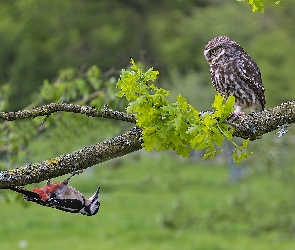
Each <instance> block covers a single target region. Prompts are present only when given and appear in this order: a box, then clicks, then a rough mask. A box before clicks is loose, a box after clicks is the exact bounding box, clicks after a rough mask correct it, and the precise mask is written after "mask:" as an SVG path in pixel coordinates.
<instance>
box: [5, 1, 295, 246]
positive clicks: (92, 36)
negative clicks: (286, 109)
mask: <svg viewBox="0 0 295 250" xmlns="http://www.w3.org/2000/svg"><path fill="white" fill-rule="evenodd" d="M294 10H295V2H293V1H284V2H283V3H281V4H280V5H279V6H277V7H275V8H270V9H266V11H265V14H261V13H252V12H251V8H250V7H249V6H248V5H247V4H246V3H239V2H236V1H235V0H230V1H223V0H195V1H193V0H170V1H155V0H151V1H144V0H126V1H117V0H109V1H93V0H92V1H90V0H84V1H82V0H80V1H73V0H72V1H69V0H63V1H57V0H51V1H49V0H39V1H37V0H26V1H18V0H11V1H4V0H0V37H1V39H0V72H1V73H0V87H2V89H1V91H3V92H1V98H0V102H1V101H2V100H3V99H5V101H7V104H6V105H5V106H3V107H5V110H9V111H11V110H19V109H23V108H24V107H26V106H27V105H30V104H32V103H34V102H36V100H39V99H40V91H41V89H42V84H43V81H44V79H48V81H47V83H49V85H50V86H58V85H59V84H60V81H59V80H60V78H62V80H63V81H64V82H71V83H74V84H77V83H78V82H75V81H72V79H70V77H69V75H72V74H73V72H78V73H77V74H79V72H82V73H83V72H84V70H85V69H86V68H89V67H91V66H92V65H97V67H98V68H99V69H100V72H101V75H102V76H103V79H102V81H105V82H107V83H108V84H106V85H105V86H104V88H105V89H104V90H103V93H104V97H105V98H106V100H108V101H105V103H106V102H107V103H110V107H111V108H113V109H120V110H124V108H125V106H126V103H124V102H116V101H114V99H112V98H110V95H112V94H113V93H112V92H111V91H109V93H108V91H107V90H106V89H113V88H114V84H115V80H114V79H116V78H118V76H119V73H120V70H121V69H122V68H128V67H129V61H130V57H132V58H134V59H135V61H136V62H140V63H141V64H142V65H144V66H145V67H147V68H148V67H154V68H155V69H157V70H159V71H160V76H159V79H158V82H157V84H158V85H161V86H163V87H165V88H166V89H168V90H171V92H172V97H171V98H173V97H175V96H176V95H177V94H179V93H180V94H182V95H183V96H184V97H186V98H187V99H188V101H189V102H190V103H192V104H193V105H194V106H195V107H196V108H197V109H199V110H208V109H211V103H212V101H213V98H214V94H215V91H214V89H213V87H212V84H211V81H210V75H209V67H208V65H207V63H206V61H205V59H204V57H203V48H204V45H205V44H206V43H207V42H208V41H209V40H210V39H212V38H213V37H215V36H217V35H226V36H229V37H230V38H232V39H234V40H235V41H237V42H238V43H239V44H240V45H242V47H243V48H244V49H245V50H246V51H247V52H248V53H249V54H250V55H251V57H252V58H253V59H254V60H255V61H256V62H257V64H258V66H259V67H260V69H261V73H262V79H263V84H264V86H265V88H266V100H267V101H266V102H267V103H266V107H267V108H270V107H273V106H276V105H279V104H280V103H282V102H285V101H289V100H292V99H294V93H295V84H294V78H295V70H294V65H295V59H294V55H295V46H294V42H295V29H294V18H295V11H294ZM64 69H67V71H62V70H64ZM82 73H81V74H82ZM61 75H62V76H63V77H61ZM82 75H83V74H82ZM5 86H6V87H7V88H5ZM3 89H4V90H3ZM80 94H81V93H80ZM88 95H89V93H88ZM72 96H73V95H72ZM74 96H75V95H74ZM63 98H65V97H64V96H63V97H61V98H60V99H58V100H59V101H65V99H63ZM77 100H79V95H77ZM110 100H112V101H110ZM48 101H49V100H48V99H47V102H48ZM53 101H55V100H53ZM71 101H72V102H73V103H76V101H75V99H74V98H72V99H71ZM77 102H78V101H77ZM101 102H102V105H103V101H101ZM0 104H1V103H0ZM102 105H100V106H98V107H102ZM54 117H57V118H58V119H57V120H55V121H54ZM53 121H54V122H53ZM29 122H30V121H20V122H16V123H10V125H9V126H10V127H9V129H11V131H14V132H11V134H9V135H11V136H8V137H7V135H6V137H5V136H4V135H3V133H4V134H5V133H6V132H5V131H6V130H4V129H1V130H2V131H1V137H0V141H1V145H4V144H5V145H7V149H6V148H5V149H3V148H1V147H0V153H1V155H0V156H1V159H2V163H1V167H2V168H11V167H21V166H24V165H25V164H26V162H28V161H30V162H38V161H42V160H45V159H48V158H50V157H54V156H57V155H60V154H66V153H69V152H72V151H73V150H77V149H79V148H80V147H83V146H87V145H91V144H93V143H97V142H99V141H101V140H104V139H108V138H110V137H112V136H114V135H117V134H120V133H121V132H123V131H126V130H127V129H128V128H130V127H131V125H128V124H124V123H122V122H114V121H112V122H109V121H102V119H93V118H92V119H91V118H85V117H81V116H77V115H73V114H66V115H63V116H59V115H57V114H56V115H52V116H51V117H50V118H48V119H47V120H46V123H45V125H47V124H49V125H52V126H49V127H47V128H46V129H45V130H44V129H42V126H39V127H38V130H37V129H35V128H32V126H31V125H29ZM3 124H6V123H3ZM3 124H2V125H3ZM5 126H6V125H5ZM7 126H8V125H7ZM2 128H3V127H2ZM4 128H6V127H4ZM36 131H37V132H36ZM294 135H295V133H294V129H293V128H292V127H291V128H290V131H289V132H288V134H287V135H285V136H283V137H281V138H277V136H276V135H275V133H271V134H268V135H265V136H263V138H262V139H261V140H258V141H255V142H252V143H251V148H250V149H251V150H252V151H253V152H254V154H253V155H251V157H250V159H249V160H247V161H244V162H243V163H242V164H241V165H239V166H237V165H234V164H233V163H232V161H231V159H230V157H229V156H228V155H229V154H230V150H231V149H230V147H229V146H228V145H224V147H223V149H224V153H223V154H222V155H220V156H218V157H217V158H216V159H215V160H213V161H201V160H200V158H201V153H202V152H195V153H194V154H192V156H191V157H190V158H189V159H182V158H180V157H178V156H176V155H175V154H173V153H171V152H170V153H169V152H168V153H156V152H153V153H148V152H144V151H141V152H137V153H134V154H131V155H128V156H126V157H123V158H120V159H116V160H112V161H109V162H107V163H104V164H101V165H99V166H94V167H92V168H91V169H89V170H86V171H85V172H84V173H83V174H80V175H79V176H77V177H74V178H73V179H72V182H71V185H73V186H74V187H76V188H77V189H78V190H80V191H81V192H83V193H84V194H85V195H86V196H91V195H92V193H93V192H94V191H95V190H96V188H97V186H100V187H101V195H100V198H101V209H100V211H99V213H98V214H97V215H96V216H94V217H85V216H82V215H76V214H68V213H64V212H61V211H57V210H54V209H49V208H45V207H41V206H38V205H36V204H27V203H25V202H21V201H20V200H21V198H20V196H19V195H17V194H13V193H12V192H9V191H7V190H5V191H3V192H1V193H0V202H1V203H0V205H1V213H0V221H1V223H0V239H1V240H0V248H1V249H40V248H42V249H52V248H57V249H60V248H65V249H73V250H75V249H98V248H99V249H118V248H119V249H294V248H295V202H294V198H293V191H294V189H295V182H294V177H295V171H294V155H293V148H294ZM237 141H238V140H237ZM15 145H17V146H15ZM16 148H17V149H16ZM5 152H8V153H5ZM11 152H13V154H12V153H11ZM64 178H65V177H61V178H60V179H57V180H54V181H58V180H62V179H64ZM43 184H44V183H42V185H43ZM39 185H40V184H39ZM35 186H37V185H35Z"/></svg>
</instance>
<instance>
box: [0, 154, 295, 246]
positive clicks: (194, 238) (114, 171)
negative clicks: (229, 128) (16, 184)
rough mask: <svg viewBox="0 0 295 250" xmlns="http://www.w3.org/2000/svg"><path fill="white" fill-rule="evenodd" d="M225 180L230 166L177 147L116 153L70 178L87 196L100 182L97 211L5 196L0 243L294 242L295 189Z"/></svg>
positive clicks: (274, 182)
mask: <svg viewBox="0 0 295 250" xmlns="http://www.w3.org/2000/svg"><path fill="white" fill-rule="evenodd" d="M227 180H228V170H227V168H226V167H221V166H217V165H214V164H213V162H200V163H193V162H190V161H185V160H183V159H179V158H176V157H175V156H173V155H171V154H147V155H146V154H144V155H141V154H135V157H132V156H127V157H124V159H123V160H114V161H110V162H109V163H105V164H102V165H100V166H96V167H93V168H91V169H89V170H87V171H85V172H84V173H82V174H80V175H79V176H76V177H74V178H73V179H72V181H71V185H73V186H74V187H76V188H77V189H78V190H80V191H81V192H83V193H84V194H85V195H86V196H90V195H92V193H93V192H94V190H95V189H96V188H97V186H100V187H101V194H100V199H101V207H100V211H99V213H98V214H97V215H95V216H93V217H86V216H82V215H80V214H70V213H65V212H62V211H58V210H55V209H50V208H45V207H42V206H38V205H36V204H31V203H30V204H27V203H20V202H17V201H13V202H5V201H1V213H0V221H1V224H0V239H1V241H0V249H32V250H34V249H43V250H46V249H72V250H79V249H87V250H91V249H161V250H162V249H163V250H165V249H294V248H295V240H294V239H295V238H294V232H295V216H294V215H293V211H294V208H295V203H294V201H293V200H292V194H293V190H294V189H293V188H292V187H290V186H288V185H287V183H284V181H282V180H280V179H274V178H273V177H271V176H266V175H262V174H260V175H252V176H249V177H247V178H246V179H244V180H242V181H240V182H239V183H238V184H234V185H233V184H229V183H228V181H227ZM55 181H56V180H55ZM7 192H9V191H7ZM12 195H13V196H14V197H15V196H16V195H14V194H12ZM12 195H11V196H12ZM24 204H25V205H24ZM293 222H294V223H293Z"/></svg>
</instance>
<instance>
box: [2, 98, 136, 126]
mask: <svg viewBox="0 0 295 250" xmlns="http://www.w3.org/2000/svg"><path fill="white" fill-rule="evenodd" d="M61 111H63V112H72V113H80V114H83V115H87V116H91V117H102V118H108V119H115V120H120V121H126V122H130V123H136V118H135V116H134V115H132V114H127V113H124V112H120V111H114V110H112V109H108V108H104V109H98V108H94V107H90V106H81V105H77V104H68V103H51V104H48V105H44V106H42V107H39V108H32V109H29V110H20V111H14V112H0V119H3V120H6V121H14V120H19V119H25V118H35V117H38V116H47V117H48V116H50V115H51V114H53V113H56V112H61Z"/></svg>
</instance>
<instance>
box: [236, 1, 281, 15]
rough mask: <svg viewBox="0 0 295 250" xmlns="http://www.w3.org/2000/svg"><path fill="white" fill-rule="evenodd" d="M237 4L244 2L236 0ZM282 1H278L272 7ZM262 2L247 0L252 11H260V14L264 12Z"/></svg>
mask: <svg viewBox="0 0 295 250" xmlns="http://www.w3.org/2000/svg"><path fill="white" fill-rule="evenodd" d="M237 1H239V2H243V1H244V0H237ZM282 1H283V0H278V1H276V2H275V3H274V4H273V6H276V5H278V4H280V3H281V2H282ZM263 2H264V0H248V4H249V5H251V6H252V11H253V12H255V11H257V10H258V11H260V12H262V13H263V12H264V3H263Z"/></svg>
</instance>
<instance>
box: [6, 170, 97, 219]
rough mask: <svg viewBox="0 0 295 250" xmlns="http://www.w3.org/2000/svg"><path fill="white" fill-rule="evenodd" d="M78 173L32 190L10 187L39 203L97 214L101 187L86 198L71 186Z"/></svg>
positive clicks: (69, 210)
mask: <svg viewBox="0 0 295 250" xmlns="http://www.w3.org/2000/svg"><path fill="white" fill-rule="evenodd" d="M75 174H76V173H75V172H74V173H72V174H71V175H70V176H69V177H68V178H67V179H65V180H64V181H62V182H58V183H51V182H50V180H48V181H47V183H46V185H45V186H43V187H40V188H34V189H32V190H31V191H30V190H27V189H25V188H24V187H19V186H16V187H10V188H9V189H11V190H13V191H15V192H18V193H21V194H22V195H23V197H24V200H26V201H31V202H35V203H38V204H39V205H42V206H46V207H53V208H56V209H59V210H62V211H65V212H69V213H81V214H83V215H87V216H92V215H95V214H96V213H97V211H98V209H99V206H100V202H99V199H98V193H99V189H100V187H99V188H98V189H97V190H96V192H95V193H94V194H93V195H92V196H91V197H90V198H89V199H85V197H84V196H83V194H81V193H80V192H79V191H78V190H77V189H75V188H73V187H72V186H69V185H68V184H69V180H70V179H71V178H72V177H73V176H74V175H75Z"/></svg>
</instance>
